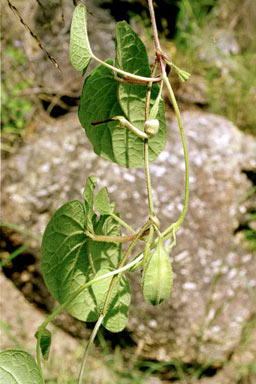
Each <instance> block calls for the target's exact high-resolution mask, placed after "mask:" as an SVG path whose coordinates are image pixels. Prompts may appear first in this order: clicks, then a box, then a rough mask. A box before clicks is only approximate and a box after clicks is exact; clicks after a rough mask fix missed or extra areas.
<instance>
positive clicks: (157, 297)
mask: <svg viewBox="0 0 256 384" xmlns="http://www.w3.org/2000/svg"><path fill="white" fill-rule="evenodd" d="M142 284H143V296H144V298H145V300H146V301H147V302H148V303H150V304H152V305H159V304H161V303H162V302H163V301H164V300H166V299H168V297H169V296H170V293H171V289H172V267H171V263H170V260H169V255H168V253H167V251H166V249H165V248H164V246H163V243H162V242H161V241H159V243H158V246H157V248H156V250H155V251H154V252H153V253H152V254H151V255H149V258H148V261H147V263H146V266H145V268H144V271H143V275H142Z"/></svg>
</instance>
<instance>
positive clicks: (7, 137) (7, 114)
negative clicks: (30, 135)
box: [1, 41, 33, 152]
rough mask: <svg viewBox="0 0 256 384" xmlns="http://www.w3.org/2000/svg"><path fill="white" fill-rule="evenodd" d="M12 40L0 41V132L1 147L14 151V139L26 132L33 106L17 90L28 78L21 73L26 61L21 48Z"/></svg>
mask: <svg viewBox="0 0 256 384" xmlns="http://www.w3.org/2000/svg"><path fill="white" fill-rule="evenodd" d="M14 44H19V42H18V41H17V42H14ZM14 44H11V43H4V44H3V45H4V48H5V54H4V56H3V67H2V87H1V107H2V108H1V135H2V149H3V151H7V152H14V151H15V147H16V146H17V143H18V142H20V141H21V139H22V138H23V137H24V135H25V134H26V132H25V128H26V126H27V125H28V122H29V120H30V119H31V112H32V106H33V104H32V102H31V100H30V98H29V95H28V96H22V97H21V92H23V91H26V90H28V88H29V86H30V80H29V79H27V78H24V76H23V73H22V72H23V71H24V68H25V67H26V65H27V59H26V56H25V54H24V52H23V49H22V48H21V47H19V46H15V45H14Z"/></svg>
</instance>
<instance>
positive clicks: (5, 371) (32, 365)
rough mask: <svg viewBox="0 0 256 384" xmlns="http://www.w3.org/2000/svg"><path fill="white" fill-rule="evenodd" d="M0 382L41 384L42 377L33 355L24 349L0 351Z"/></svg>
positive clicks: (7, 383) (3, 383) (5, 383)
mask: <svg viewBox="0 0 256 384" xmlns="http://www.w3.org/2000/svg"><path fill="white" fill-rule="evenodd" d="M0 383H2V384H43V383H44V381H43V378H42V376H41V374H40V371H39V369H38V366H37V364H36V362H35V360H34V359H33V357H32V356H31V355H30V354H29V353H27V352H24V351H17V350H6V351H3V352H1V353H0Z"/></svg>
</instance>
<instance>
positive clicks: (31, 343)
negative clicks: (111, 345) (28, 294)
mask: <svg viewBox="0 0 256 384" xmlns="http://www.w3.org/2000/svg"><path fill="white" fill-rule="evenodd" d="M0 286H1V300H0V312H1V328H0V335H1V350H4V349H25V350H26V351H27V352H29V353H31V354H32V355H33V356H34V357H35V351H36V339H35V337H34V334H35V332H36V330H37V328H38V327H39V326H40V325H41V324H42V322H43V321H44V320H45V316H44V315H43V314H42V313H41V312H40V311H38V310H36V309H35V307H34V306H33V305H31V304H29V303H28V302H27V301H26V299H25V298H24V296H23V295H22V294H21V292H20V291H19V290H18V289H16V288H15V286H14V285H13V283H12V282H11V281H10V280H8V279H6V277H5V276H4V275H3V274H2V273H0ZM14 309H15V315H14ZM49 330H50V331H51V333H52V347H51V353H50V357H51V358H50V361H51V363H50V364H46V366H45V367H44V368H45V369H44V373H45V375H46V376H49V375H50V377H53V375H55V374H58V375H59V376H58V377H59V379H61V378H62V379H64V377H65V375H68V376H69V377H70V375H71V376H72V375H74V376H78V372H79V364H80V362H81V358H82V354H83V349H82V346H81V345H80V343H79V342H78V341H77V340H75V339H73V338H72V337H70V336H69V335H68V334H66V333H65V332H63V331H61V330H60V329H58V328H56V327H54V326H53V325H50V326H49ZM52 358H53V359H52ZM63 359H65V367H64V366H62V367H60V364H59V363H58V361H59V362H60V361H63Z"/></svg>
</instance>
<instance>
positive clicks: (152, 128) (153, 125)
mask: <svg viewBox="0 0 256 384" xmlns="http://www.w3.org/2000/svg"><path fill="white" fill-rule="evenodd" d="M144 130H145V133H146V134H147V135H148V136H156V135H157V134H158V131H159V121H158V120H157V119H154V120H147V121H145V125H144Z"/></svg>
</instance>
